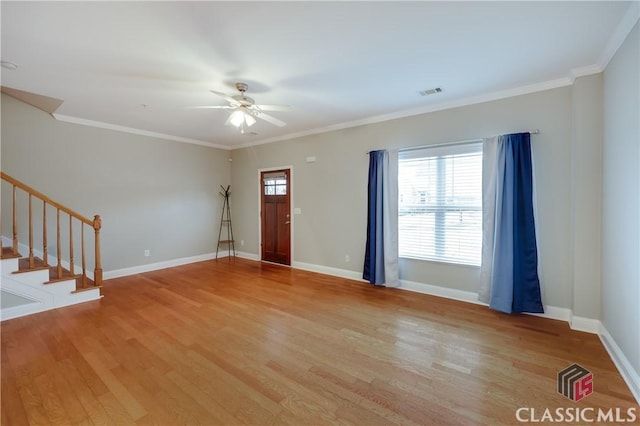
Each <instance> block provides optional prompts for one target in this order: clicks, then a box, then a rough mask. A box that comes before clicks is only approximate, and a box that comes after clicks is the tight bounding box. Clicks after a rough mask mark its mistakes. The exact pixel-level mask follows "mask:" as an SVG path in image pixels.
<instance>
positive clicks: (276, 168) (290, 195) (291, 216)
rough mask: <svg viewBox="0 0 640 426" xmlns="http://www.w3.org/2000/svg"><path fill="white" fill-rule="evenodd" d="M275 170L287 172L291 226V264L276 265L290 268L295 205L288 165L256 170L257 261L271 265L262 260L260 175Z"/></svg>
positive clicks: (290, 172) (290, 167) (291, 174)
mask: <svg viewBox="0 0 640 426" xmlns="http://www.w3.org/2000/svg"><path fill="white" fill-rule="evenodd" d="M276 170H288V171H289V217H290V218H291V225H290V226H289V249H290V250H291V253H290V255H291V262H289V263H290V265H283V264H281V263H278V265H282V266H286V267H289V268H290V267H291V265H293V258H294V256H293V254H294V246H293V241H294V238H293V232H294V229H295V226H294V225H295V219H294V215H293V206H294V205H295V203H294V194H295V191H294V183H293V182H294V179H293V166H291V165H289V166H279V167H264V168H261V169H258V179H257V180H256V181H257V182H258V260H260V262H267V263H271V262H268V261H266V260H262V182H261V179H262V173H264V172H273V171H276Z"/></svg>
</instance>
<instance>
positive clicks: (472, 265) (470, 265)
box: [398, 256, 481, 269]
mask: <svg viewBox="0 0 640 426" xmlns="http://www.w3.org/2000/svg"><path fill="white" fill-rule="evenodd" d="M398 257H399V258H400V259H408V260H417V261H420V262H428V263H436V264H440V265H447V266H460V267H463V268H473V269H480V266H481V265H474V264H472V263H460V262H447V261H446V260H433V259H425V258H424V257H414V256H398Z"/></svg>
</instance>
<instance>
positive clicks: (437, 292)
mask: <svg viewBox="0 0 640 426" xmlns="http://www.w3.org/2000/svg"><path fill="white" fill-rule="evenodd" d="M398 288H399V289H401V290H408V291H413V292H416V293H422V294H428V295H430V296H437V297H444V298H446V299H453V300H459V301H461V302H468V303H475V304H477V305H486V303H483V302H481V301H479V300H478V293H473V292H471V291H464V290H458V289H455V288H447V287H441V286H437V285H431V284H425V283H419V282H415V281H407V280H400V287H398Z"/></svg>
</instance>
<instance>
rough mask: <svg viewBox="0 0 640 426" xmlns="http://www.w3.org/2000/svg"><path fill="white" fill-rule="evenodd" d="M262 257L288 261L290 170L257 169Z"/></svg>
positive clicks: (289, 263) (289, 256) (273, 260)
mask: <svg viewBox="0 0 640 426" xmlns="http://www.w3.org/2000/svg"><path fill="white" fill-rule="evenodd" d="M260 194H261V195H260V199H261V210H260V220H261V228H262V260H266V261H269V262H275V263H281V264H283V265H291V173H290V170H289V169H285V170H275V171H268V172H261V173H260Z"/></svg>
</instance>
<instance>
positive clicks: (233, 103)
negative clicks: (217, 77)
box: [190, 83, 291, 133]
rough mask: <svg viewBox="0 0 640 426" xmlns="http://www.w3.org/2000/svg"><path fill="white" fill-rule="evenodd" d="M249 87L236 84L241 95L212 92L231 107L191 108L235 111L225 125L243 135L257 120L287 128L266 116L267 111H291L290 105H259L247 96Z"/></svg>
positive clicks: (280, 121) (278, 121)
mask: <svg viewBox="0 0 640 426" xmlns="http://www.w3.org/2000/svg"><path fill="white" fill-rule="evenodd" d="M248 87H249V86H248V85H247V84H246V83H236V89H238V91H239V92H240V94H239V95H227V94H225V93H222V92H216V91H215V90H212V91H211V93H213V94H216V95H218V96H220V97H221V98H223V99H224V100H226V101H227V102H229V105H205V106H194V107H190V108H204V109H228V110H233V112H232V113H231V115H229V118H227V121H226V122H225V123H224V124H225V125H226V126H229V125H231V126H235V127H237V128H239V129H240V132H241V133H244V129H245V126H246V127H251V126H253V125H254V124H255V123H256V118H259V119H261V120H264V121H266V122H268V123H271V124H273V125H275V126H278V127H282V126H286V124H287V123H285V122H284V121H282V120H279V119H277V118H275V117H272V116H271V115H268V114H266V113H265V111H291V107H290V106H288V105H257V104H256V103H255V101H254V100H253V99H252V98H250V97H248V96H247V95H246V94H245V92H246V91H247V89H248Z"/></svg>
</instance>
